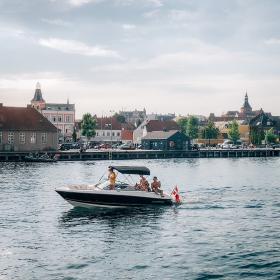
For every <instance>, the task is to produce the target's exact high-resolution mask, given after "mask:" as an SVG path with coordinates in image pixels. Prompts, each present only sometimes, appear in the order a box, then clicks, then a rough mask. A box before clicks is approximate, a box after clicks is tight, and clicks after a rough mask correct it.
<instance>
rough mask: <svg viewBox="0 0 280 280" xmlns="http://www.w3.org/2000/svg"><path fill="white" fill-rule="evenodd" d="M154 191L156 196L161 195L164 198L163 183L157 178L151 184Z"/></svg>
mask: <svg viewBox="0 0 280 280" xmlns="http://www.w3.org/2000/svg"><path fill="white" fill-rule="evenodd" d="M151 187H152V191H153V192H155V193H156V194H160V195H161V196H163V191H162V189H161V183H160V181H159V180H158V178H157V177H156V176H154V178H153V182H152V183H151Z"/></svg>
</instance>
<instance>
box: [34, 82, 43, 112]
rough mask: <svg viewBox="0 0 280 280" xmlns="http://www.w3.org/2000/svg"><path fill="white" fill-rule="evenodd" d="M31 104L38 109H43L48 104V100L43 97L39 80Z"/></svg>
mask: <svg viewBox="0 0 280 280" xmlns="http://www.w3.org/2000/svg"><path fill="white" fill-rule="evenodd" d="M31 105H32V107H34V108H36V109H37V110H42V109H44V108H45V106H46V102H45V100H44V99H43V96H42V91H41V85H40V83H39V82H37V84H36V89H35V93H34V97H33V99H32V100H31Z"/></svg>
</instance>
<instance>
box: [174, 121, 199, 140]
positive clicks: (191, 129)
mask: <svg viewBox="0 0 280 280" xmlns="http://www.w3.org/2000/svg"><path fill="white" fill-rule="evenodd" d="M177 123H178V125H179V127H180V129H181V131H182V132H183V133H185V134H186V135H187V136H189V137H190V139H196V138H197V137H198V123H199V122H198V118H196V117H194V116H190V117H188V118H186V117H185V118H181V119H179V120H178V121H177Z"/></svg>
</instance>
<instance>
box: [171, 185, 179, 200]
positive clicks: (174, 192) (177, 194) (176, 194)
mask: <svg viewBox="0 0 280 280" xmlns="http://www.w3.org/2000/svg"><path fill="white" fill-rule="evenodd" d="M171 195H173V196H174V198H175V202H176V203H180V202H181V197H180V195H179V189H178V187H177V186H176V187H175V188H174V189H173V191H172V193H171Z"/></svg>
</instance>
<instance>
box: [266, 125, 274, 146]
mask: <svg viewBox="0 0 280 280" xmlns="http://www.w3.org/2000/svg"><path fill="white" fill-rule="evenodd" d="M276 140H277V135H275V134H274V131H273V128H270V129H269V130H267V131H266V132H265V143H267V144H270V143H275V142H276Z"/></svg>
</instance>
